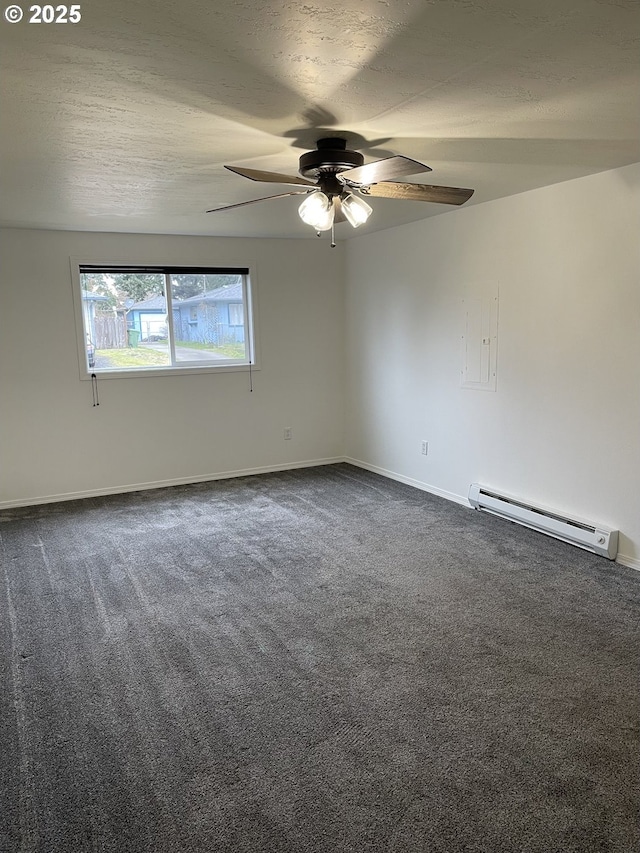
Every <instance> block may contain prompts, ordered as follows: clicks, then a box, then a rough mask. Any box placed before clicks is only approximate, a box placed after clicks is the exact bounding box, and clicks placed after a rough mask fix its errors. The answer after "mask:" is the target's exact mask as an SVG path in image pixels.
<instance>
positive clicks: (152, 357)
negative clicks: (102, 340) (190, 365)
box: [96, 347, 169, 369]
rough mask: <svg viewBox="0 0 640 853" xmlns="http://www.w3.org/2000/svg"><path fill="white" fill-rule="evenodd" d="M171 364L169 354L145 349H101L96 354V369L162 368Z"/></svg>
mask: <svg viewBox="0 0 640 853" xmlns="http://www.w3.org/2000/svg"><path fill="white" fill-rule="evenodd" d="M168 364H169V354H168V353H163V352H158V351H157V350H154V349H146V348H145V347H125V348H124V349H101V350H98V351H97V353H96V367H98V368H106V369H109V368H110V367H115V368H118V367H120V368H125V367H161V366H162V365H168Z"/></svg>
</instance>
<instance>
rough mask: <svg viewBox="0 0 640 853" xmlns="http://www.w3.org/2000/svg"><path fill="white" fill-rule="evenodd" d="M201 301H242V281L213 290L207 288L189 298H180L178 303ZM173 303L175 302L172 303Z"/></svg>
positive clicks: (198, 303)
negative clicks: (203, 291)
mask: <svg viewBox="0 0 640 853" xmlns="http://www.w3.org/2000/svg"><path fill="white" fill-rule="evenodd" d="M202 302H242V282H238V283H237V284H226V285H225V286H224V287H217V288H216V289H215V290H207V291H205V293H199V294H197V295H196V296H191V297H189V299H182V300H180V303H179V304H180V305H200V303H202ZM174 304H175V303H174Z"/></svg>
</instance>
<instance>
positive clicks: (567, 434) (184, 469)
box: [0, 166, 640, 567]
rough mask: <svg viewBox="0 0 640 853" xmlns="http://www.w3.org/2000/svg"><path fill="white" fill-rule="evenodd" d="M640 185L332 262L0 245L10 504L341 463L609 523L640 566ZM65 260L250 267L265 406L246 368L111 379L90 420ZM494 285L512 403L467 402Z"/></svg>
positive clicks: (0, 435)
mask: <svg viewBox="0 0 640 853" xmlns="http://www.w3.org/2000/svg"><path fill="white" fill-rule="evenodd" d="M639 188H640V166H632V167H626V168H624V169H618V170H615V171H613V172H607V173H603V174H600V175H595V176H591V177H588V178H582V179H579V180H576V181H571V182H568V183H565V184H559V185H556V186H553V187H548V188H545V189H541V190H536V191H533V192H529V193H525V194H523V195H520V196H514V197H511V198H507V199H502V200H499V201H495V202H490V203H487V204H483V205H478V206H476V207H470V208H462V209H460V210H453V211H451V212H448V213H446V214H444V215H442V216H438V217H435V218H431V219H429V220H426V221H424V222H420V223H412V224H410V225H406V226H403V227H402V228H398V229H394V230H391V231H387V232H383V233H377V234H374V235H371V236H362V237H357V238H356V239H354V240H351V241H350V242H349V243H348V244H342V245H340V244H339V246H338V248H337V249H336V250H331V249H330V248H329V246H328V244H327V242H326V241H318V242H315V241H314V240H304V241H301V240H292V241H285V240H240V239H213V238H203V237H193V238H192V237H160V236H149V235H118V234H92V233H63V232H48V231H39V232H38V231H19V230H6V231H4V232H0V257H1V259H2V267H1V270H0V507H1V506H2V505H5V506H7V505H11V504H18V503H30V502H37V501H40V500H47V499H52V498H57V497H62V496H68V495H76V494H83V493H96V492H101V491H117V490H120V489H124V488H128V487H131V486H133V487H135V486H139V485H143V484H147V483H148V484H154V483H165V482H182V481H188V480H190V479H198V478H206V477H208V476H212V477H213V476H216V475H219V474H224V473H225V472H234V471H246V470H260V469H270V468H277V467H288V466H291V467H292V466H294V465H297V464H306V463H314V462H318V461H319V462H321V461H326V460H333V459H339V458H342V457H343V456H346V457H347V458H350V459H352V460H353V461H356V462H357V463H359V464H364V465H365V466H368V467H371V468H373V469H374V470H379V471H381V472H382V473H386V474H388V475H390V476H395V477H399V478H400V479H404V480H406V481H407V482H412V483H414V484H416V485H418V486H420V487H423V488H427V489H429V490H432V491H435V492H436V493H440V494H444V495H446V496H448V497H451V498H453V499H458V500H461V501H464V500H465V499H466V495H467V492H468V487H469V484H470V483H471V482H473V481H479V482H481V483H483V484H486V485H489V486H494V487H496V488H499V489H503V490H504V491H506V492H511V493H513V494H516V495H520V496H522V497H523V498H526V499H528V500H531V501H536V502H539V503H542V504H546V505H548V506H551V507H555V508H557V509H559V510H561V511H564V512H566V513H569V514H573V515H579V516H583V517H585V518H587V519H591V520H594V521H600V522H603V523H609V524H611V525H612V526H615V527H617V528H619V529H620V530H621V532H622V537H621V541H620V552H621V556H622V559H623V560H624V561H625V562H628V563H629V564H631V565H637V566H638V567H640V487H639V483H640V439H639V435H640V429H639V427H640V258H639V255H638V247H637V236H638V233H640V222H639V218H640V202H639V199H638V193H639ZM70 256H81V257H82V258H83V259H85V260H89V259H90V258H95V259H96V260H98V261H99V262H105V261H113V262H118V261H130V262H140V261H148V262H151V263H153V262H157V263H163V262H170V263H176V264H180V263H185V264H209V263H211V264H216V263H219V264H231V263H238V264H243V265H244V264H247V263H254V264H255V265H256V268H257V273H258V280H257V287H258V321H259V331H260V343H261V362H262V369H261V370H260V371H259V372H257V373H256V374H255V376H254V391H253V393H250V392H249V390H248V388H249V384H248V376H247V374H246V373H231V374H225V375H212V374H207V375H202V376H193V377H185V376H174V377H163V378H141V379H133V378H131V379H118V380H106V379H103V380H100V388H99V390H100V403H101V405H100V407H99V408H93V407H92V395H91V386H90V383H89V382H86V381H84V382H81V381H80V379H79V371H78V364H77V350H76V339H75V328H74V314H73V302H72V285H71V279H70V272H69V257H70ZM345 258H346V266H345V265H343V260H344V259H345ZM496 283H497V284H498V286H499V292H500V306H499V312H500V313H499V341H498V345H499V346H498V378H497V391H496V392H495V393H493V392H486V391H475V390H466V389H462V388H460V384H459V379H460V375H459V372H460V368H461V357H460V334H461V322H462V310H461V301H462V298H463V296H465V295H466V294H468V293H473V292H478V291H479V290H481V289H482V288H484V287H485V286H487V285H488V286H489V287H491V286H494V285H495V284H496ZM345 285H346V333H345V327H344V307H345V303H344V288H345ZM345 342H346V343H345ZM345 370H346V372H347V375H346V383H347V385H346V394H345ZM345 424H346V429H345ZM285 426H290V427H292V428H293V430H294V439H293V440H292V441H287V442H285V441H284V440H283V437H282V436H283V433H282V431H283V428H284V427H285ZM423 439H426V440H427V441H429V455H428V456H427V457H426V458H425V457H424V456H422V455H421V454H420V441H421V440H423Z"/></svg>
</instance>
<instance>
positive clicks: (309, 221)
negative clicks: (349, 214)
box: [298, 192, 334, 231]
mask: <svg viewBox="0 0 640 853" xmlns="http://www.w3.org/2000/svg"><path fill="white" fill-rule="evenodd" d="M298 214H299V215H300V219H302V221H303V222H304V223H305V224H306V225H311V227H312V228H313V229H314V230H315V231H328V230H329V229H330V228H331V226H332V225H333V217H334V209H333V204H332V202H331V199H330V198H329V197H328V196H326V195H325V194H324V193H323V192H312V193H309V195H308V196H307V197H306V198H305V200H304V201H303V202H302V204H301V205H300V207H299V208H298Z"/></svg>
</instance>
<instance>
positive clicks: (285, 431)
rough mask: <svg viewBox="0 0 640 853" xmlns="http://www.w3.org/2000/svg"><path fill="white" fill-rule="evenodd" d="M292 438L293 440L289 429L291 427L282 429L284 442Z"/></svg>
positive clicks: (291, 431)
mask: <svg viewBox="0 0 640 853" xmlns="http://www.w3.org/2000/svg"><path fill="white" fill-rule="evenodd" d="M292 438H293V430H292V429H291V427H285V428H284V440H285V441H289V440H290V439H292Z"/></svg>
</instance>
